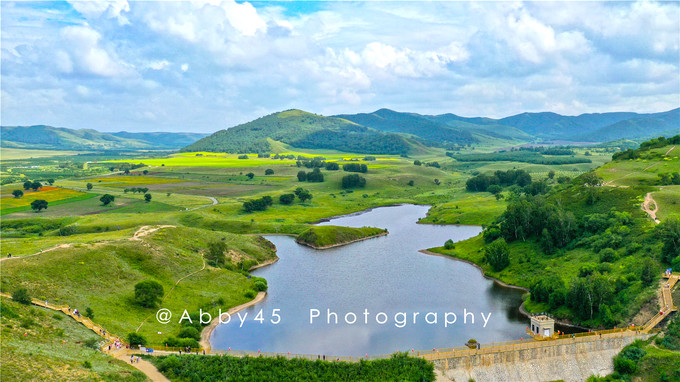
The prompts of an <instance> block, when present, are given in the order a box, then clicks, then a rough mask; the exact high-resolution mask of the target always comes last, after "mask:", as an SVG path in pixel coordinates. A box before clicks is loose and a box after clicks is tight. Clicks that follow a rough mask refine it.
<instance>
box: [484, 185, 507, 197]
mask: <svg viewBox="0 0 680 382" xmlns="http://www.w3.org/2000/svg"><path fill="white" fill-rule="evenodd" d="M486 190H487V191H488V192H490V193H492V194H493V195H498V194H499V193H500V192H502V191H503V187H501V186H499V185H497V184H492V185H490V186H489V187H487V189H486Z"/></svg>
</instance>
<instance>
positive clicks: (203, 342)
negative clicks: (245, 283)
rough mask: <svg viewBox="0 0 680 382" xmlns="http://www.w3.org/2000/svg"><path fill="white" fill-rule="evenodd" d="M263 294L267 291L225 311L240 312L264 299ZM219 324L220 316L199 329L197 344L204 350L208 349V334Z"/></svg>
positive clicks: (231, 314)
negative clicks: (199, 337)
mask: <svg viewBox="0 0 680 382" xmlns="http://www.w3.org/2000/svg"><path fill="white" fill-rule="evenodd" d="M265 296H267V292H259V293H258V294H257V296H255V298H254V299H252V300H251V301H248V302H246V303H245V304H241V305H239V306H235V307H233V308H231V309H229V310H228V311H227V313H228V314H229V315H230V316H233V315H235V314H236V313H238V312H240V311H241V310H243V309H245V308H248V307H251V306H253V305H255V304H257V303H258V302H260V301H262V300H264V298H265ZM219 324H220V317H219V316H218V317H215V319H213V320H212V322H211V323H210V325H208V326H206V327H205V328H203V331H201V341H200V342H199V345H201V347H202V348H203V349H205V350H206V351H208V350H210V336H211V335H212V332H213V330H215V328H216V327H217V325H219Z"/></svg>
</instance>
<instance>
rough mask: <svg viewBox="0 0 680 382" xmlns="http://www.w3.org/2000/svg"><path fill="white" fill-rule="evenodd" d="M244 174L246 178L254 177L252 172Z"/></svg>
mask: <svg viewBox="0 0 680 382" xmlns="http://www.w3.org/2000/svg"><path fill="white" fill-rule="evenodd" d="M246 176H247V177H248V179H253V178H254V177H255V174H253V173H252V172H249V173H247V174H246Z"/></svg>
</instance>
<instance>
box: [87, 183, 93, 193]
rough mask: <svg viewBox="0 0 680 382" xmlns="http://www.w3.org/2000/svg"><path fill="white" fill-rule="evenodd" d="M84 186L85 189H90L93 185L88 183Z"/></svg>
mask: <svg viewBox="0 0 680 382" xmlns="http://www.w3.org/2000/svg"><path fill="white" fill-rule="evenodd" d="M85 187H87V190H88V191H90V190H91V189H92V187H94V186H93V185H92V183H88V184H87V185H86V186H85Z"/></svg>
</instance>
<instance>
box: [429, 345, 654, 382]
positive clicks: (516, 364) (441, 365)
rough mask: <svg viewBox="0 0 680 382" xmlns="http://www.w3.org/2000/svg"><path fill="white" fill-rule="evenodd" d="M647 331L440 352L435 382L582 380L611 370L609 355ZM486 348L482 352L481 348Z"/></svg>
mask: <svg viewBox="0 0 680 382" xmlns="http://www.w3.org/2000/svg"><path fill="white" fill-rule="evenodd" d="M650 336H651V334H634V335H621V336H608V337H604V338H602V337H600V338H593V339H592V340H590V341H578V339H575V340H569V339H562V340H557V341H545V342H530V343H526V344H522V345H521V346H519V347H516V348H514V349H513V348H501V349H493V348H488V349H480V350H478V351H469V352H468V351H466V352H464V353H467V354H463V355H456V354H455V352H454V354H452V355H450V356H447V355H442V356H441V357H438V359H431V361H432V362H433V363H434V365H435V370H436V371H437V374H438V378H437V381H455V382H468V381H470V379H473V380H475V381H478V382H480V381H489V382H492V381H499V382H501V381H508V382H517V381H521V382H544V381H555V380H564V381H566V382H576V381H585V380H586V379H587V378H588V377H590V376H591V375H593V374H595V375H600V376H603V375H606V374H610V373H612V372H613V370H614V364H613V361H612V358H613V357H614V356H616V354H618V353H619V352H620V351H621V349H623V348H624V347H625V346H627V345H629V344H631V343H632V342H633V341H635V340H638V339H642V340H643V339H647V338H649V337H650ZM484 350H486V351H484Z"/></svg>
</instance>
